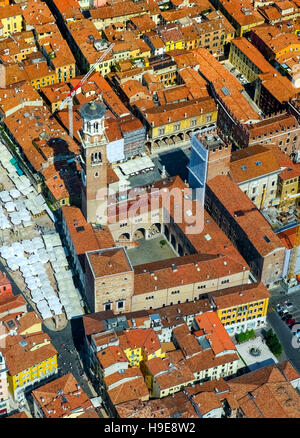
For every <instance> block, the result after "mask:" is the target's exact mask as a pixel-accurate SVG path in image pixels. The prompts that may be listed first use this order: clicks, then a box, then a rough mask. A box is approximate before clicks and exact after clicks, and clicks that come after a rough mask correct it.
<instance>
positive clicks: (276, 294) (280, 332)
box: [267, 288, 300, 372]
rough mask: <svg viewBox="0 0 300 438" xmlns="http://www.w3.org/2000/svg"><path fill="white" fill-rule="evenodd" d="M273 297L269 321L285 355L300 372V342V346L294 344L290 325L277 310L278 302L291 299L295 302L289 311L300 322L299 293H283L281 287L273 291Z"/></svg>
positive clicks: (270, 304) (268, 316)
mask: <svg viewBox="0 0 300 438" xmlns="http://www.w3.org/2000/svg"><path fill="white" fill-rule="evenodd" d="M271 294H272V297H271V298H270V303H269V312H268V315H267V322H268V324H270V326H271V327H272V329H273V330H274V332H275V333H276V335H277V337H278V339H279V341H280V343H281V345H282V347H283V349H284V353H285V354H284V356H285V357H286V358H287V359H289V360H290V361H291V362H292V364H293V365H294V367H295V368H296V370H297V371H298V372H300V344H299V348H294V347H293V346H292V338H293V334H292V331H291V330H290V329H289V327H288V326H287V325H286V324H285V322H284V321H282V320H281V318H280V316H279V315H278V313H277V312H276V304H278V303H280V302H282V301H286V300H288V301H291V302H292V303H293V306H294V307H293V309H292V310H291V311H290V312H289V313H291V314H292V318H293V319H295V321H296V323H298V322H300V296H299V293H297V292H294V293H293V294H290V295H284V294H282V291H281V290H280V288H278V289H275V290H274V291H271Z"/></svg>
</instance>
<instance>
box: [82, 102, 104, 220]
mask: <svg viewBox="0 0 300 438" xmlns="http://www.w3.org/2000/svg"><path fill="white" fill-rule="evenodd" d="M105 112H106V108H105V106H104V105H103V104H101V103H99V102H91V103H86V104H84V105H83V106H82V107H81V108H80V115H81V117H82V120H83V127H82V131H81V133H80V134H81V141H82V158H83V161H84V170H83V172H82V181H83V190H82V211H83V214H84V215H85V217H86V220H87V222H91V223H102V224H104V223H106V214H105V206H106V190H107V167H108V161H107V154H106V145H107V142H108V141H107V137H106V135H105V128H104V115H105Z"/></svg>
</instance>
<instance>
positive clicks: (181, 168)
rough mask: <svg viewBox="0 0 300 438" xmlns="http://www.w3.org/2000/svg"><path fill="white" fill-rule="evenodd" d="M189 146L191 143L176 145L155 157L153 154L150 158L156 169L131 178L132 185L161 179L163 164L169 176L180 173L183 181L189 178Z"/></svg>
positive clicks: (136, 185) (137, 185)
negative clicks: (182, 145) (181, 145)
mask: <svg viewBox="0 0 300 438" xmlns="http://www.w3.org/2000/svg"><path fill="white" fill-rule="evenodd" d="M189 147H190V143H189V144H188V145H187V146H184V147H181V148H179V147H177V148H175V147H174V149H172V150H170V151H166V152H161V153H159V154H158V155H157V156H155V157H152V156H151V157H150V158H151V159H152V161H153V163H154V164H155V168H154V170H152V171H150V172H147V173H142V174H140V175H136V176H133V177H131V178H129V181H130V184H131V187H139V186H141V185H142V186H144V185H147V184H152V183H153V182H155V181H159V180H161V172H162V168H163V166H165V169H166V172H167V174H168V176H175V175H179V176H180V178H181V179H182V180H183V181H185V180H188V170H187V168H186V166H187V165H188V163H189V156H190V151H189Z"/></svg>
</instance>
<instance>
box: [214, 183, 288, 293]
mask: <svg viewBox="0 0 300 438" xmlns="http://www.w3.org/2000/svg"><path fill="white" fill-rule="evenodd" d="M206 208H207V210H208V211H209V212H210V214H211V215H212V216H213V218H214V219H215V220H216V222H217V223H218V224H219V225H220V227H221V228H222V230H224V232H225V233H226V235H227V236H228V237H229V238H230V240H231V241H232V243H233V244H234V245H235V246H236V248H237V249H238V250H239V252H240V254H241V255H242V256H243V257H244V258H245V260H246V261H247V263H248V264H249V266H250V269H251V273H252V275H253V276H254V277H255V278H256V279H257V280H260V281H262V283H264V284H265V285H267V286H273V285H274V284H276V283H277V282H279V281H280V279H281V278H282V271H283V262H284V257H285V248H284V247H283V245H282V243H281V241H280V239H279V238H278V237H277V236H276V235H275V234H274V232H273V230H272V229H271V226H270V225H269V223H268V222H267V221H266V219H265V218H264V217H263V216H262V215H261V213H259V211H258V210H257V208H256V207H255V205H254V204H253V203H252V202H251V201H250V199H249V198H248V196H247V195H246V194H245V193H243V192H242V190H241V189H240V188H239V187H238V186H237V185H236V184H235V183H234V182H233V181H231V180H230V178H229V177H227V176H222V175H221V176H217V177H216V178H214V179H213V180H211V181H209V182H208V184H207V188H206ZM254 224H255V226H254Z"/></svg>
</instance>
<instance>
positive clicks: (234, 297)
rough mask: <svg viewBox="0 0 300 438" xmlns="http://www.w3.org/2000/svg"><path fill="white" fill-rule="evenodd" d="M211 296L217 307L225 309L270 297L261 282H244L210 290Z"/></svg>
mask: <svg viewBox="0 0 300 438" xmlns="http://www.w3.org/2000/svg"><path fill="white" fill-rule="evenodd" d="M211 296H212V297H213V300H214V302H215V304H216V306H217V309H227V308H230V307H235V306H239V305H242V304H246V303H252V302H256V301H259V300H265V299H266V298H269V297H270V293H269V292H268V289H267V288H266V286H265V285H264V284H263V283H261V282H260V283H252V284H245V285H243V286H235V287H229V288H228V289H223V290H220V291H216V292H212V293H211Z"/></svg>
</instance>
